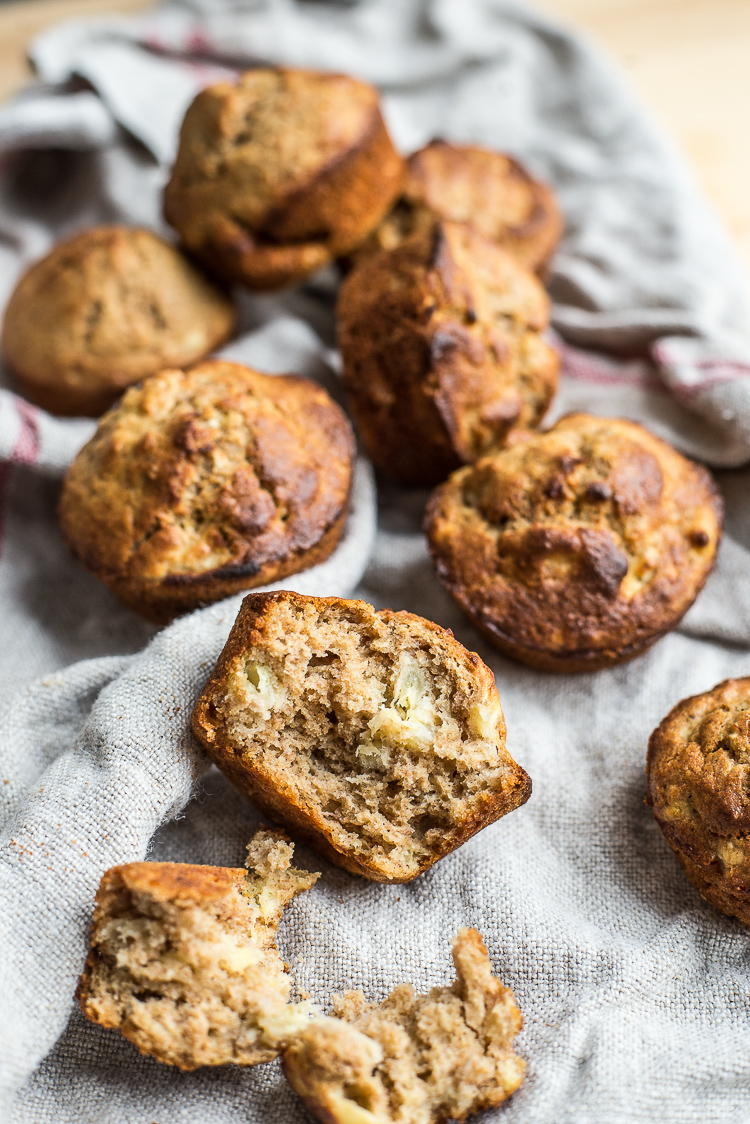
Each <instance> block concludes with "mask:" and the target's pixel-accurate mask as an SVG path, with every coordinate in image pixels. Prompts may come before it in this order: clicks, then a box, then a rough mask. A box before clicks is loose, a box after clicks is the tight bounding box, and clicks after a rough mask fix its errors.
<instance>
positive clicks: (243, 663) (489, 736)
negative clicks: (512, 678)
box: [213, 602, 514, 869]
mask: <svg viewBox="0 0 750 1124" xmlns="http://www.w3.org/2000/svg"><path fill="white" fill-rule="evenodd" d="M350 604H352V605H356V604H357V603H350ZM254 635H255V636H257V637H258V639H257V641H256V642H255V643H253V644H251V645H250V646H249V647H248V648H246V649H245V650H244V651H243V652H242V653H241V654H240V655H239V656H237V657H235V658H234V660H233V661H232V663H231V665H230V668H229V670H228V673H227V678H226V690H225V693H224V694H223V695H222V696H221V697H217V698H216V699H215V701H214V704H213V706H214V712H215V713H214V719H215V721H216V722H217V724H218V726H219V728H220V731H221V737H222V738H223V739H224V741H226V742H228V744H229V745H230V746H231V747H232V749H233V752H234V754H235V755H236V756H238V757H240V758H241V759H242V761H243V762H247V763H248V764H249V765H250V766H251V767H252V768H253V769H254V770H261V771H263V773H264V775H267V776H272V778H273V784H274V786H275V787H276V789H277V790H278V791H280V792H281V793H282V794H288V795H289V796H290V798H292V797H293V798H294V801H295V802H296V803H298V804H300V805H302V806H303V807H305V808H306V809H308V810H309V811H311V813H312V814H313V815H314V816H315V817H316V818H318V819H319V820H320V821H323V823H324V825H325V828H326V830H327V832H328V833H329V834H330V838H331V839H332V841H333V842H334V845H335V846H337V847H339V848H341V849H345V850H346V851H349V852H353V853H355V854H359V855H363V856H368V857H372V856H373V855H376V856H377V858H378V860H379V861H380V862H382V863H385V865H386V866H387V865H388V864H389V862H390V863H391V864H392V865H394V867H395V866H398V865H400V864H404V863H405V864H407V866H408V867H409V868H414V869H418V867H419V865H420V863H421V862H423V860H424V859H425V858H428V857H432V856H433V855H434V853H435V851H436V849H438V848H440V847H441V845H442V844H443V843H444V838H445V834H446V832H448V833H449V832H451V831H452V830H453V829H454V826H455V825H456V823H463V822H465V820H467V819H470V818H471V817H472V815H473V814H475V813H476V811H477V809H478V808H479V807H480V806H481V804H482V802H483V801H484V800H486V798H487V796H488V794H492V793H494V792H497V791H499V790H501V789H502V788H503V785H504V782H507V777H508V774H509V773H510V771H511V769H513V768H514V766H513V763H512V762H510V759H509V758H508V757H507V755H506V754H505V752H504V750H503V749H502V739H503V735H504V730H505V727H504V722H503V717H502V710H501V708H500V704H499V701H498V700H497V697H496V695H494V692H493V693H490V692H489V691H488V690H487V689H486V687H484V688H483V687H482V686H480V685H479V684H477V682H476V679H475V678H474V677H473V676H472V675H471V673H470V670H469V669H468V668H466V667H463V666H461V664H460V662H459V661H458V660H457V659H456V658H455V656H453V655H451V654H450V653H449V652H447V649H446V645H445V643H444V641H443V640H442V638H441V636H440V634H439V633H437V632H435V633H420V634H419V635H415V633H414V631H413V629H411V630H410V627H409V625H408V623H407V622H405V621H402V620H400V619H399V617H398V615H396V614H390V617H389V623H388V624H387V625H386V624H385V623H384V621H383V618H382V616H379V615H378V614H374V613H372V614H371V615H370V616H369V617H368V616H366V615H364V614H360V613H359V612H358V611H357V610H356V609H352V610H348V609H342V608H340V607H339V606H336V605H330V606H328V607H326V608H324V609H323V610H322V611H320V613H318V612H317V611H315V610H312V609H311V607H310V606H306V605H304V604H299V603H298V604H292V603H289V602H280V603H277V604H276V605H274V607H273V611H272V612H271V613H270V614H269V615H268V617H267V620H266V623H265V626H264V630H263V633H262V635H259V634H258V633H255V634H254ZM449 639H450V640H451V642H452V643H454V644H455V642H453V641H452V638H449ZM493 695H494V697H493Z"/></svg>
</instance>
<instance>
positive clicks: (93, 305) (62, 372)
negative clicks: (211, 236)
mask: <svg viewBox="0 0 750 1124" xmlns="http://www.w3.org/2000/svg"><path fill="white" fill-rule="evenodd" d="M234 321H235V313H234V307H233V305H232V303H231V301H230V300H229V298H228V297H227V296H226V295H225V294H224V293H223V292H222V291H221V290H220V289H218V288H216V286H215V285H213V284H211V283H210V282H209V281H207V280H206V279H205V278H204V277H203V275H202V274H201V273H199V272H198V270H197V269H195V267H194V266H193V265H191V264H190V262H189V261H188V260H187V259H186V258H185V257H184V256H183V255H182V254H181V253H180V252H179V251H178V250H177V249H175V247H174V246H170V245H169V244H168V243H167V242H165V241H164V240H163V239H161V238H158V237H157V236H156V235H155V234H152V233H151V231H149V230H141V229H139V228H137V227H123V226H102V227H95V228H94V229H92V230H84V231H82V232H81V233H80V234H76V235H74V236H73V237H72V238H68V239H66V240H65V241H63V242H60V243H59V244H58V245H57V246H55V247H54V249H52V250H51V251H50V253H49V254H47V255H46V257H44V258H42V259H41V261H38V262H36V263H35V264H34V265H32V266H31V268H30V269H29V270H28V271H27V272H26V273H25V274H24V276H23V277H22V278H21V280H20V282H19V283H18V285H17V287H16V289H15V291H14V293H13V295H12V296H11V299H10V302H9V304H8V307H7V310H6V313H5V321H4V324H3V335H2V349H3V353H4V356H5V358H6V360H7V361H8V363H9V364H10V366H11V367H12V368H14V370H16V371H17V372H18V374H19V375H20V376H21V377H22V378H23V379H24V381H27V382H29V383H31V384H32V386H37V385H38V386H39V387H40V388H43V389H44V390H46V391H49V392H55V391H56V392H58V393H59V394H60V396H61V402H62V403H64V401H65V395H66V394H68V395H69V396H70V400H71V402H72V404H73V405H74V406H77V405H78V400H79V399H82V400H85V398H86V397H89V396H90V397H92V398H96V396H97V395H98V396H101V398H102V404H101V407H100V411H99V412H101V410H102V409H104V408H106V406H107V405H109V404H110V403H111V401H112V399H113V398H114V397H115V396H116V395H117V394H118V393H119V392H120V391H121V390H122V388H123V387H125V386H128V385H130V384H131V383H133V382H137V381H138V380H139V379H141V378H143V377H144V376H146V375H151V374H154V373H155V372H156V371H158V370H160V369H161V368H163V367H166V366H172V365H183V364H187V363H192V362H194V361H195V360H196V359H201V358H202V357H203V356H204V355H205V354H206V353H207V352H208V351H211V350H212V349H213V348H214V347H216V346H217V345H218V344H220V343H221V342H223V341H224V340H225V339H226V338H227V337H228V336H229V335H230V334H231V332H232V329H233V327H234ZM43 404H44V403H43ZM66 412H72V411H66Z"/></svg>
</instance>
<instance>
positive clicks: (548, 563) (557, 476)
mask: <svg viewBox="0 0 750 1124" xmlns="http://www.w3.org/2000/svg"><path fill="white" fill-rule="evenodd" d="M722 510H723V509H722V503H721V498H720V496H719V493H718V490H717V488H716V486H715V484H714V482H713V480H712V478H711V476H710V474H709V473H708V472H707V471H706V470H705V469H704V468H702V467H700V466H699V465H696V464H694V463H693V462H691V461H689V460H687V459H686V458H685V457H683V456H681V455H680V454H679V453H678V452H677V451H676V450H675V449H673V448H672V447H671V446H670V445H668V444H667V443H666V442H665V441H661V440H660V439H659V438H657V437H655V436H654V435H653V434H652V433H649V432H648V430H646V429H644V428H643V427H642V426H640V425H636V424H635V423H634V422H629V421H622V420H614V419H611V418H598V417H593V416H591V415H589V414H570V415H568V416H567V417H564V418H563V419H562V420H561V421H559V422H558V423H557V424H556V425H555V426H553V427H552V429H550V430H549V431H548V432H546V433H541V434H536V435H533V436H532V435H530V436H529V439H528V440H527V441H525V442H522V443H520V444H518V445H517V446H515V447H514V448H512V449H506V450H504V451H503V452H500V453H497V454H495V455H493V456H490V457H485V458H484V459H483V460H481V461H479V462H478V463H477V464H475V465H473V466H471V467H469V468H464V469H461V470H459V471H458V472H456V473H454V475H453V476H452V477H451V478H450V479H449V480H448V481H446V483H445V484H443V485H442V487H440V488H438V489H437V490H436V491H435V493H434V494H433V496H432V497H431V499H430V502H429V504H428V508H427V514H426V517H425V530H426V533H427V536H428V538H429V542H430V550H431V553H432V557H433V561H434V563H435V567H436V569H437V574H438V577H439V578H440V580H441V581H442V583H443V585H445V587H446V589H447V590H448V591H449V593H451V594H452V596H453V597H454V598H455V600H456V601H457V602H458V604H459V605H460V606H461V608H462V609H463V610H464V612H465V613H466V614H467V615H468V616H469V617H470V619H471V620H472V621H473V623H474V624H475V625H476V627H477V628H478V629H479V630H480V631H481V632H482V633H484V635H485V636H486V637H487V638H488V639H489V640H490V641H491V642H492V643H493V644H495V646H496V647H498V648H499V649H500V650H501V651H502V652H505V653H506V654H507V655H509V656H512V657H513V658H514V659H518V660H520V661H521V662H522V663H527V664H530V665H531V666H532V667H536V668H540V669H542V670H546V671H589V670H590V671H593V670H596V669H597V668H602V667H607V666H610V665H612V664H617V663H621V662H623V661H624V660H628V659H631V658H632V657H634V656H637V655H639V654H640V653H642V652H644V651H645V650H646V649H647V648H649V647H650V646H651V645H652V644H653V643H654V642H655V641H656V640H658V639H659V638H660V637H661V636H663V635H664V633H665V632H668V631H669V630H670V629H672V628H674V627H675V625H676V624H677V623H678V621H679V620H680V618H681V617H682V615H683V613H685V612H686V611H687V609H688V608H689V607H690V605H692V603H693V601H694V600H695V598H696V597H697V595H698V593H699V592H700V590H701V588H702V587H703V584H704V582H705V580H706V578H707V577H708V574H709V573H710V571H711V568H712V566H713V563H714V559H715V556H716V550H717V547H718V544H719V539H720V537H721V525H722Z"/></svg>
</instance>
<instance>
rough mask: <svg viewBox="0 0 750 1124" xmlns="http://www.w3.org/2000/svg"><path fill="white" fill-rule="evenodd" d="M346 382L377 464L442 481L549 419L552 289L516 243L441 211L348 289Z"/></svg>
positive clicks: (553, 366) (342, 311)
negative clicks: (515, 250)
mask: <svg viewBox="0 0 750 1124" xmlns="http://www.w3.org/2000/svg"><path fill="white" fill-rule="evenodd" d="M337 311H338V320H339V325H338V331H339V344H340V347H341V356H342V360H343V367H344V384H345V386H346V389H347V394H348V396H349V403H350V406H351V411H352V414H353V416H354V420H355V422H356V424H357V428H358V430H359V432H360V435H361V437H362V440H363V441H364V443H365V446H366V447H367V451H368V453H369V455H370V456H371V458H372V459H373V461H374V462H375V464H376V465H377V466H378V468H380V469H381V471H383V472H384V473H386V474H387V475H389V476H391V477H393V478H394V479H396V480H397V481H399V483H402V484H406V485H431V484H437V483H439V482H440V481H441V480H444V479H445V478H446V476H447V475H448V473H449V472H452V471H453V470H454V469H455V468H458V467H459V466H460V465H461V464H465V463H467V462H472V461H475V460H477V459H478V458H479V457H481V456H483V455H484V454H485V453H488V452H489V451H490V450H492V449H495V448H498V447H501V446H502V445H503V444H504V443H505V442H506V441H507V439H508V436H509V434H510V433H511V432H512V431H514V430H518V429H524V428H527V427H531V426H535V425H538V423H539V422H540V421H541V419H542V418H543V416H544V414H545V413H546V410H547V407H548V406H549V403H550V401H551V399H552V396H553V394H554V392H555V389H556V387H557V370H558V358H557V353H556V352H555V351H554V350H553V348H551V347H550V346H549V344H548V343H546V342H545V340H543V339H542V337H541V332H542V330H543V329H544V328H546V326H547V323H548V319H549V299H548V297H547V294H546V293H545V291H544V289H543V287H542V285H541V284H540V282H539V280H538V278H536V277H535V276H534V274H533V273H531V272H530V270H528V269H526V267H525V266H523V265H521V264H520V263H519V262H518V261H516V259H515V258H513V257H512V255H510V254H509V253H508V252H507V251H506V250H503V249H502V248H501V247H499V246H497V245H495V243H493V242H490V241H488V240H487V239H486V238H483V237H482V236H481V235H479V234H477V233H475V232H474V231H473V230H471V229H470V228H469V227H468V226H466V225H465V224H462V223H449V222H441V221H437V222H433V223H431V224H430V225H429V226H428V227H427V228H426V229H425V230H423V231H420V232H419V233H417V234H414V235H412V236H411V237H410V238H407V239H406V240H405V241H403V242H402V243H401V244H400V245H399V246H397V247H396V249H394V250H390V251H383V252H382V253H380V254H377V255H375V256H374V257H372V258H367V259H365V260H364V261H362V262H361V263H360V264H359V265H358V266H356V267H355V268H354V269H353V270H352V272H351V273H350V274H349V276H348V277H347V278H346V280H345V282H344V284H343V285H342V288H341V293H340V296H339V302H338V310H337Z"/></svg>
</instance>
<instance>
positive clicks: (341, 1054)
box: [282, 929, 524, 1124]
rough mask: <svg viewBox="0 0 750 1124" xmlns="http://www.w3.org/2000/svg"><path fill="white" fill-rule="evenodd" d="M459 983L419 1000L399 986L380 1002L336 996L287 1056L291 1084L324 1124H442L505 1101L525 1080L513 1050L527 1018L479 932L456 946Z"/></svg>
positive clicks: (357, 995) (461, 936) (464, 934)
mask: <svg viewBox="0 0 750 1124" xmlns="http://www.w3.org/2000/svg"><path fill="white" fill-rule="evenodd" d="M453 961H454V963H455V966H456V973H457V979H456V980H455V982H454V983H453V984H452V985H451V986H450V987H436V988H433V989H432V991H430V992H428V993H427V994H426V995H417V994H416V993H415V991H414V988H413V987H412V986H411V985H410V984H400V985H399V986H398V987H396V988H394V990H393V991H392V992H391V994H390V995H389V996H388V998H387V999H385V1000H383V1002H382V1003H381V1004H379V1005H378V1004H374V1003H368V1002H367V1001H366V1000H365V997H364V995H363V994H362V992H360V991H349V992H346V993H345V995H344V996H343V997H341V996H339V997H336V999H335V1002H334V1011H335V1015H336V1017H335V1018H317V1019H314V1020H312V1021H311V1022H310V1023H308V1025H307V1026H306V1027H305V1028H304V1029H303V1030H302V1031H300V1033H299V1034H298V1035H297V1036H296V1037H295V1038H294V1039H293V1041H292V1042H291V1043H290V1044H289V1046H288V1047H287V1049H286V1050H285V1051H284V1054H283V1058H282V1064H283V1067H284V1073H285V1074H286V1078H287V1080H288V1081H289V1084H290V1085H291V1086H292V1088H293V1089H294V1090H295V1092H296V1093H298V1094H299V1095H300V1096H301V1097H302V1099H303V1100H304V1102H305V1104H306V1106H307V1108H308V1109H309V1110H310V1112H311V1113H312V1114H313V1116H315V1117H317V1118H318V1119H319V1120H322V1121H324V1122H325V1124H395V1122H398V1124H437V1122H439V1121H444V1120H448V1119H450V1120H453V1119H456V1120H464V1119H465V1118H466V1117H467V1116H468V1115H469V1114H470V1113H473V1112H480V1111H481V1110H483V1109H486V1108H492V1107H494V1106H496V1105H499V1104H501V1103H502V1101H504V1100H506V1098H507V1097H509V1096H510V1095H511V1093H513V1092H514V1091H515V1090H516V1089H517V1088H518V1086H519V1085H520V1084H521V1082H522V1080H523V1073H524V1062H523V1059H522V1058H520V1057H519V1056H518V1055H517V1054H516V1053H514V1050H513V1040H514V1038H515V1037H516V1035H517V1034H518V1033H519V1031H520V1030H521V1027H522V1025H523V1019H522V1016H521V1012H520V1011H519V1009H518V1007H517V1006H516V1002H515V999H514V997H513V992H512V991H510V990H509V989H508V988H506V987H505V986H504V985H503V984H502V983H501V981H500V980H499V979H498V978H497V977H496V976H493V975H492V967H491V965H490V961H489V957H488V955H487V949H486V948H485V946H484V944H483V942H482V938H481V937H480V935H479V933H478V932H477V931H476V929H461V930H459V933H458V936H457V937H456V939H455V941H454V942H453Z"/></svg>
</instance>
